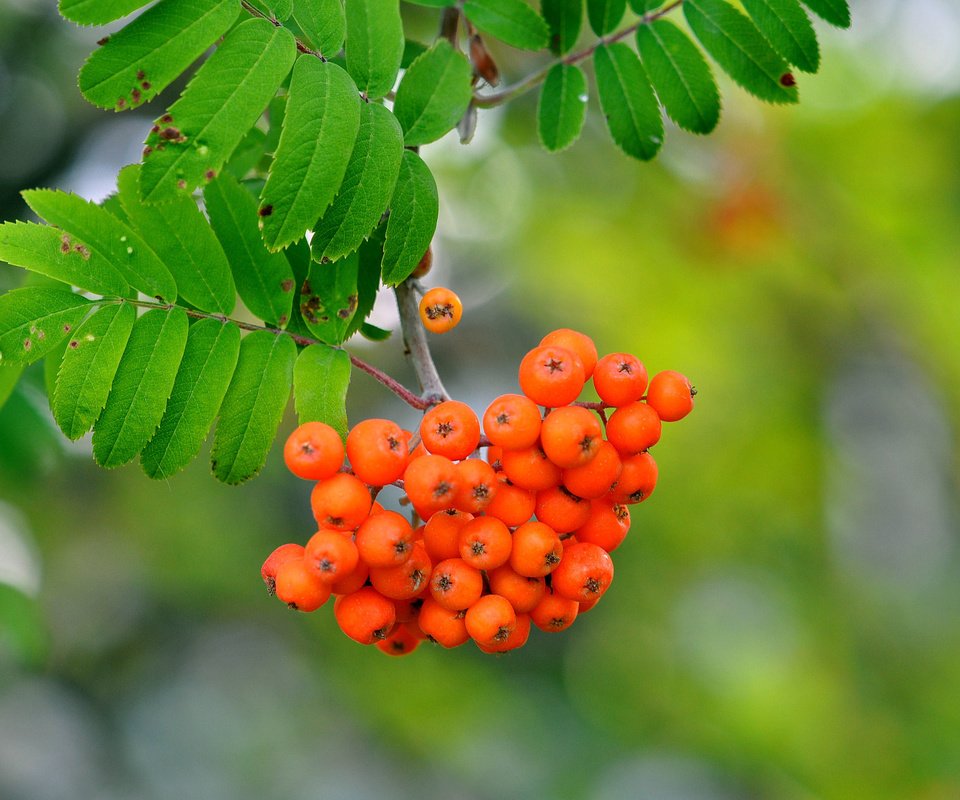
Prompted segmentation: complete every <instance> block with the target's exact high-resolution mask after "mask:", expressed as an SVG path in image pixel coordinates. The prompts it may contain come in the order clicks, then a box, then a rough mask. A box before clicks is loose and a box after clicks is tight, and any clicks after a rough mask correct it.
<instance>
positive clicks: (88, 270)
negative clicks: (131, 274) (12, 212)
mask: <svg viewBox="0 0 960 800" xmlns="http://www.w3.org/2000/svg"><path fill="white" fill-rule="evenodd" d="M0 259H2V260H3V261H6V262H8V263H10V264H13V265H14V266H17V267H23V268H24V269H28V270H31V271H32V272H36V273H38V274H40V275H46V276H48V277H50V278H54V279H56V280H58V281H63V282H64V283H67V284H70V285H71V286H77V287H79V288H80V289H83V290H84V291H86V292H93V293H94V294H104V295H118V296H119V295H124V294H126V293H127V292H128V291H130V286H129V285H128V284H127V282H126V281H125V280H124V279H123V276H122V275H121V274H120V273H119V272H117V270H115V269H114V268H113V267H112V266H111V264H110V261H109V259H107V258H106V257H105V256H103V255H102V254H101V253H99V252H95V251H94V250H92V249H91V248H90V247H89V246H88V245H87V244H86V242H83V241H81V240H80V239H78V238H76V237H73V236H71V235H70V234H67V233H64V232H63V231H61V230H58V229H57V228H54V227H53V226H52V225H37V224H36V223H33V222H5V223H3V224H2V225H0Z"/></svg>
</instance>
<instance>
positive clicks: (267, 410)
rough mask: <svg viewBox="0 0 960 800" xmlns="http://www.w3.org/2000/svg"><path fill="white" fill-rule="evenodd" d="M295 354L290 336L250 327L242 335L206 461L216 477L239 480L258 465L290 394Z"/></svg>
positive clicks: (264, 460)
mask: <svg viewBox="0 0 960 800" xmlns="http://www.w3.org/2000/svg"><path fill="white" fill-rule="evenodd" d="M296 358H297V346H296V345H295V344H294V343H293V339H291V338H290V337H289V336H284V335H279V336H278V335H276V334H274V333H270V332H269V331H254V332H253V333H250V334H248V335H247V336H246V337H245V338H244V339H243V342H242V343H241V345H240V358H239V360H238V362H237V368H236V371H235V372H234V374H233V379H232V380H231V381H230V388H229V389H227V394H226V397H225V398H224V400H223V405H222V406H221V407H220V421H219V422H218V423H217V430H216V432H215V433H214V437H213V450H212V452H211V454H210V462H211V466H212V468H213V474H214V475H215V476H216V477H217V479H218V480H220V481H223V482H224V483H229V484H238V483H243V482H244V481H245V480H248V479H250V478H252V477H253V476H254V475H256V474H257V473H258V472H260V470H261V469H263V465H264V463H265V462H266V460H267V453H268V452H270V447H271V445H272V444H273V440H274V438H275V437H276V435H277V429H278V428H279V427H280V420H281V419H282V418H283V410H284V409H285V408H286V405H287V400H288V399H289V398H290V387H291V384H292V383H293V364H294V362H295V361H296Z"/></svg>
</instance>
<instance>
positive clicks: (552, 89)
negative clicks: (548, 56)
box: [537, 64, 587, 153]
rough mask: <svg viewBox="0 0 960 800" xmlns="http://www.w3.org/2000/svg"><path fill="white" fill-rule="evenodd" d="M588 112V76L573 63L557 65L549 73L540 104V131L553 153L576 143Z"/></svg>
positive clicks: (543, 140)
mask: <svg viewBox="0 0 960 800" xmlns="http://www.w3.org/2000/svg"><path fill="white" fill-rule="evenodd" d="M586 114H587V78H586V76H585V75H584V74H583V70H581V69H580V68H579V67H577V66H574V65H572V64H554V65H553V66H552V67H551V68H550V72H548V73H547V78H546V80H545V81H544V82H543V89H542V90H541V92H540V104H539V105H538V106H537V131H538V133H539V134H540V141H541V142H542V143H543V146H544V147H545V148H546V149H547V150H549V151H550V152H554V153H555V152H558V151H560V150H563V149H565V148H567V147H569V146H570V145H572V144H573V143H574V142H575V141H576V140H577V138H578V137H579V136H580V131H581V130H582V129H583V121H584V119H585V117H586Z"/></svg>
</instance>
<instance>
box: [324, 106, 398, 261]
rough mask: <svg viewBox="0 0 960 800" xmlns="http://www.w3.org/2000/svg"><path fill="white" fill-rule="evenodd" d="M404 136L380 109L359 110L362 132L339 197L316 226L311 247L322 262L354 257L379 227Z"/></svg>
mask: <svg viewBox="0 0 960 800" xmlns="http://www.w3.org/2000/svg"><path fill="white" fill-rule="evenodd" d="M402 158H403V131H402V130H401V129H400V124H399V123H398V122H397V118H396V117H395V116H394V115H393V114H391V113H390V112H389V111H388V110H387V109H386V108H384V107H383V106H381V105H377V104H376V103H363V104H361V106H360V129H359V132H358V133H357V139H356V142H355V143H354V145H353V153H352V154H351V155H350V162H349V164H347V171H346V174H345V175H344V178H343V183H342V184H341V185H340V191H339V193H338V194H337V196H336V198H334V201H333V205H331V206H330V207H329V208H328V209H327V210H326V211H325V212H324V214H323V217H322V218H321V219H320V221H319V222H318V223H317V224H316V226H315V227H314V231H313V239H312V240H311V241H310V247H311V250H312V252H313V257H314V258H315V259H316V260H317V261H320V260H321V259H324V258H327V259H330V260H335V259H338V258H341V257H343V256H345V255H347V253H352V252H353V251H354V250H356V249H357V247H359V246H360V243H361V242H362V241H363V240H364V239H365V238H366V237H367V236H369V235H370V232H371V231H372V230H373V229H374V228H376V227H377V225H379V223H380V218H381V217H382V216H383V212H384V211H386V209H387V206H388V205H389V203H390V197H391V195H392V194H393V187H394V186H395V185H396V183H397V175H398V174H399V173H400V160H401V159H402Z"/></svg>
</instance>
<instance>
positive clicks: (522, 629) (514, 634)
mask: <svg viewBox="0 0 960 800" xmlns="http://www.w3.org/2000/svg"><path fill="white" fill-rule="evenodd" d="M529 638H530V615H529V614H517V624H516V626H515V627H514V629H513V630H512V631H510V635H509V636H507V638H506V639H504V640H503V641H502V642H497V643H496V644H493V645H490V644H481V643H480V642H477V647H479V648H480V649H481V650H483V652H484V653H506V652H507V651H508V650H516V649H518V648H520V647H523V646H524V645H525V644H526V643H527V639H529Z"/></svg>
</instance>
